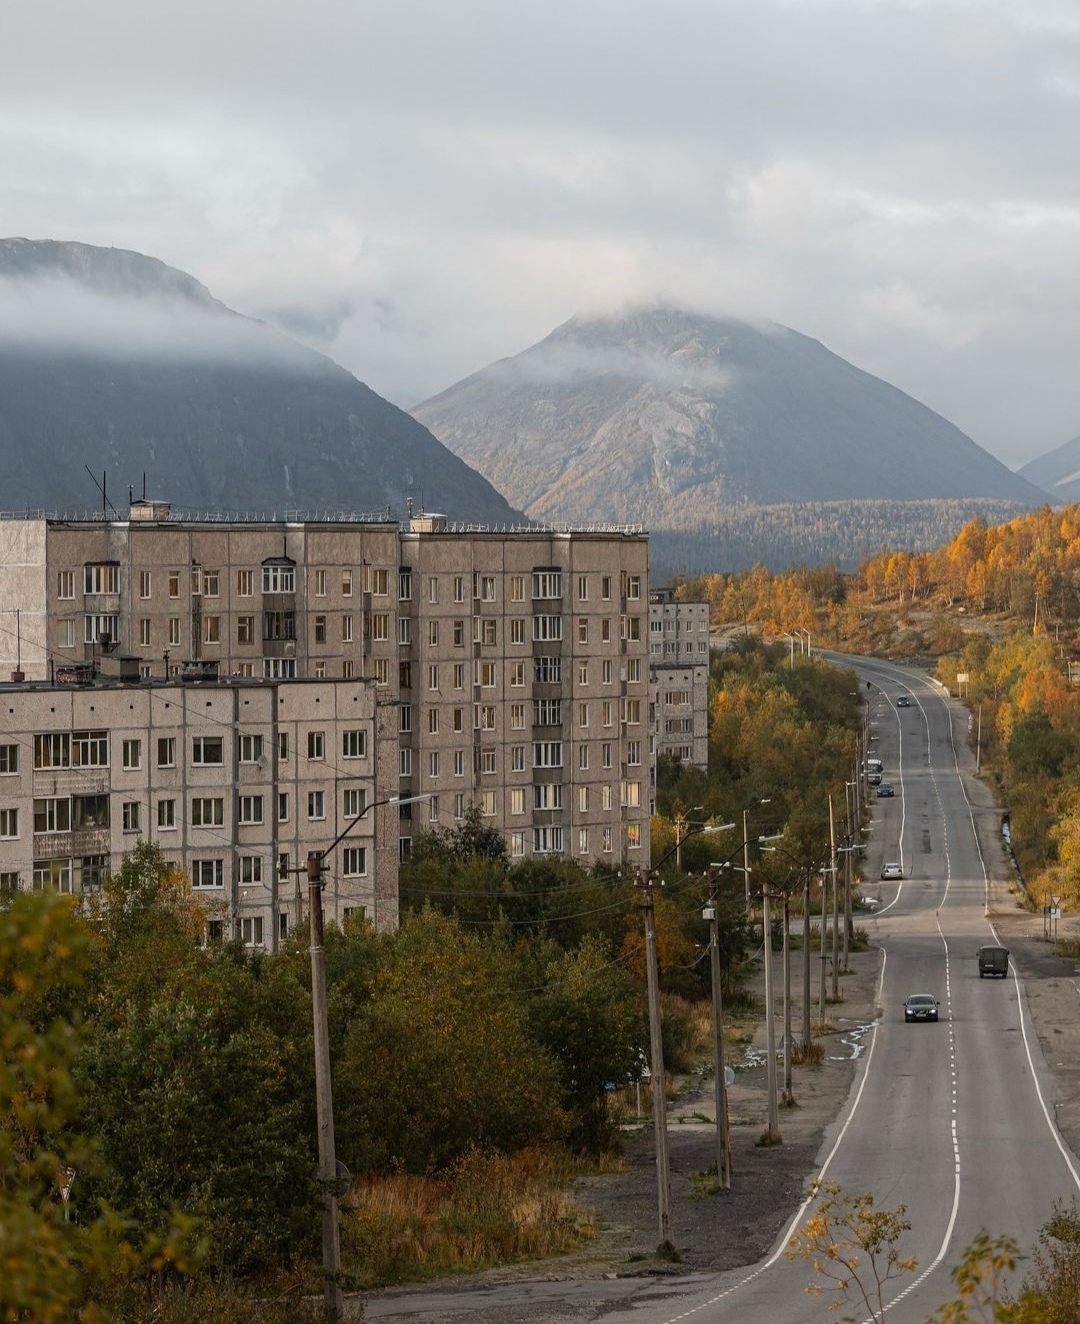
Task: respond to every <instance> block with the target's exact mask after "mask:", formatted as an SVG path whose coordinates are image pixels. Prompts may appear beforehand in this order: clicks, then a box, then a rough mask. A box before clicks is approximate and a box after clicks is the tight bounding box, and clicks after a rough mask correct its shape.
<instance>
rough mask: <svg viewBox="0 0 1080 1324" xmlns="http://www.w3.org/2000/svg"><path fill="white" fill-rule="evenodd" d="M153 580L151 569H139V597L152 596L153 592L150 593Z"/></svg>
mask: <svg viewBox="0 0 1080 1324" xmlns="http://www.w3.org/2000/svg"><path fill="white" fill-rule="evenodd" d="M151 582H152V581H151V578H150V571H149V570H140V571H139V597H140V598H143V599H145V598H148V597H150V596H151V594H150V586H151Z"/></svg>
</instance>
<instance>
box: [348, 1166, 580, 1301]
mask: <svg viewBox="0 0 1080 1324" xmlns="http://www.w3.org/2000/svg"><path fill="white" fill-rule="evenodd" d="M573 1175H574V1169H573V1166H572V1165H571V1164H570V1163H569V1161H567V1160H565V1159H563V1160H554V1161H553V1160H552V1159H551V1157H550V1156H549V1155H547V1154H544V1153H541V1152H540V1151H539V1150H530V1151H526V1152H524V1153H522V1154H518V1155H514V1156H513V1157H511V1158H505V1157H503V1156H501V1155H495V1154H483V1153H480V1152H473V1153H472V1154H469V1155H467V1156H466V1157H465V1158H464V1159H462V1160H461V1162H459V1163H458V1164H456V1165H455V1166H454V1168H453V1169H452V1170H451V1171H449V1172H448V1173H446V1174H445V1175H443V1176H439V1177H412V1176H408V1175H406V1174H404V1173H399V1174H395V1175H392V1176H388V1177H381V1178H375V1179H373V1180H370V1181H367V1182H363V1183H357V1184H356V1185H355V1186H354V1187H353V1189H352V1191H351V1192H350V1194H349V1197H348V1199H347V1201H346V1202H345V1204H346V1207H345V1208H343V1209H342V1216H341V1243H342V1262H343V1265H344V1272H345V1277H346V1279H347V1281H348V1286H349V1287H351V1288H354V1289H367V1288H373V1287H381V1286H385V1285H387V1284H390V1283H404V1282H416V1281H420V1280H423V1279H425V1278H432V1277H438V1276H442V1275H445V1274H453V1273H472V1272H475V1271H476V1270H478V1269H484V1268H490V1267H491V1266H492V1265H496V1264H505V1263H509V1262H512V1261H515V1260H525V1259H539V1258H542V1257H544V1256H547V1255H555V1254H559V1253H561V1252H563V1251H567V1250H570V1249H572V1248H573V1247H575V1246H578V1245H580V1244H582V1243H583V1242H585V1241H588V1240H590V1239H591V1238H592V1237H593V1236H595V1234H596V1229H595V1226H594V1223H593V1218H592V1215H591V1213H589V1212H588V1211H587V1210H585V1209H582V1208H581V1207H580V1206H579V1205H577V1204H575V1202H574V1201H573V1199H572V1198H571V1197H570V1195H568V1194H567V1191H566V1189H565V1188H566V1187H567V1185H568V1184H569V1181H570V1180H571V1178H572V1176H573Z"/></svg>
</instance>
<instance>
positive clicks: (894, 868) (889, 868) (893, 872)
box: [881, 860, 904, 879]
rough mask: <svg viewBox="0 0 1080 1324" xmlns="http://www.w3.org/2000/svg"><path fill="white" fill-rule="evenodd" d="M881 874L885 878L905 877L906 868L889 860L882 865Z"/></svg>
mask: <svg viewBox="0 0 1080 1324" xmlns="http://www.w3.org/2000/svg"><path fill="white" fill-rule="evenodd" d="M881 876H882V878H883V879H888V878H903V876H904V870H903V869H902V868H901V867H900V865H899V864H895V863H893V861H891V860H889V861H887V862H886V863H885V864H883V865H882V866H881Z"/></svg>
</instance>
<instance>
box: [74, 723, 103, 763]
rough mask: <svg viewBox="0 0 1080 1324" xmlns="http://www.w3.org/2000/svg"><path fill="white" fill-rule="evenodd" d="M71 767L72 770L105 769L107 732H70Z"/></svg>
mask: <svg viewBox="0 0 1080 1324" xmlns="http://www.w3.org/2000/svg"><path fill="white" fill-rule="evenodd" d="M71 766H72V767H73V768H107V767H108V766H109V733H108V732H107V731H74V732H72V736H71Z"/></svg>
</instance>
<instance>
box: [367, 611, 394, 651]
mask: <svg viewBox="0 0 1080 1324" xmlns="http://www.w3.org/2000/svg"><path fill="white" fill-rule="evenodd" d="M371 637H372V639H374V640H375V642H376V643H385V642H387V641H388V640H389V638H390V616H389V614H388V613H387V612H385V611H377V612H375V614H374V615H373V616H372V618H371Z"/></svg>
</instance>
